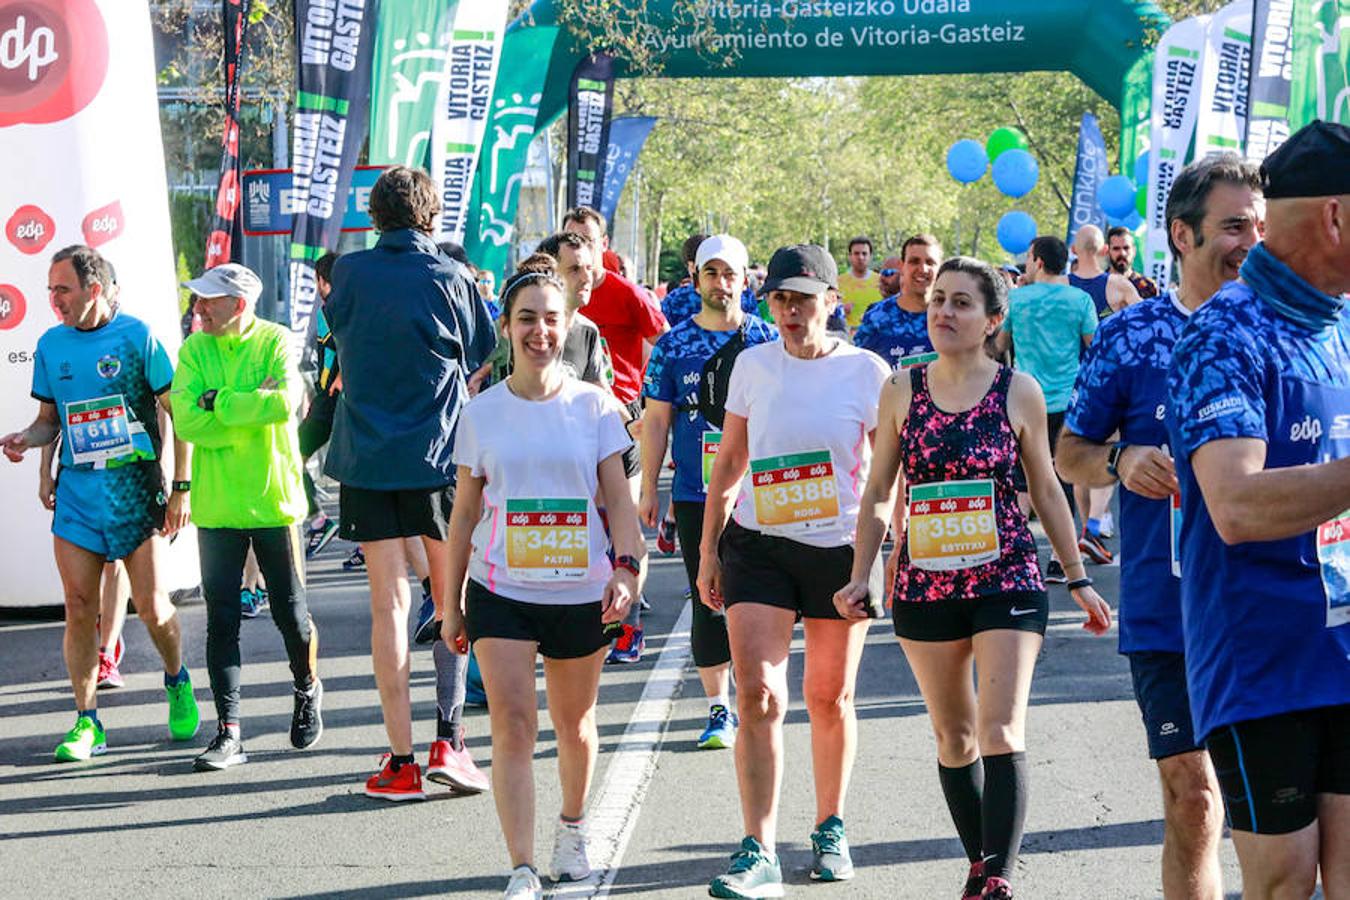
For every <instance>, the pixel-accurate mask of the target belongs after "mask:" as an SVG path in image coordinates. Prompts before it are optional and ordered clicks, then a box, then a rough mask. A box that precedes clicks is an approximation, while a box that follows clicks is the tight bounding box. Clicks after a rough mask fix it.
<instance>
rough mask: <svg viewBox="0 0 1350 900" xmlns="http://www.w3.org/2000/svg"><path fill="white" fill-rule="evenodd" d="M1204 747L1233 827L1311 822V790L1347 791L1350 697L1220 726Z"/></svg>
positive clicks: (1267, 830) (1263, 830) (1276, 828)
mask: <svg viewBox="0 0 1350 900" xmlns="http://www.w3.org/2000/svg"><path fill="white" fill-rule="evenodd" d="M1205 747H1206V748H1207V749H1208V750H1209V756H1210V759H1212V760H1213V761H1214V772H1215V774H1217V775H1218V776H1219V788H1220V790H1222V791H1223V805H1224V809H1225V810H1226V811H1227V813H1228V825H1229V827H1230V828H1232V829H1233V830H1234V831H1248V832H1251V833H1253V834H1289V833H1290V832H1293V831H1298V830H1299V829H1301V828H1305V827H1307V826H1308V825H1311V824H1312V823H1313V822H1314V821H1316V819H1317V795H1318V794H1342V795H1345V794H1350V704H1344V705H1342V706H1323V707H1320V708H1318V709H1305V710H1299V711H1298V712H1290V713H1283V714H1281V715H1277V716H1269V717H1267V718H1264V719H1251V720H1249V721H1246V722H1239V723H1237V724H1236V725H1225V726H1223V727H1221V728H1217V729H1215V730H1214V731H1212V732H1210V734H1209V736H1208V737H1207V738H1205Z"/></svg>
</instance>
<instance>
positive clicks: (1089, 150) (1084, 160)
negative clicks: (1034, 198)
mask: <svg viewBox="0 0 1350 900" xmlns="http://www.w3.org/2000/svg"><path fill="white" fill-rule="evenodd" d="M1110 174H1111V164H1110V162H1109V161H1108V160H1107V157H1106V139H1105V138H1103V137H1102V128H1101V125H1099V124H1098V123H1097V117H1096V116H1094V115H1092V113H1083V120H1082V122H1081V123H1080V124H1079V126H1078V162H1077V163H1076V164H1075V165H1074V169H1073V196H1072V197H1071V198H1070V200H1069V227H1068V229H1067V231H1066V233H1067V235H1068V237H1066V238H1065V239H1064V242H1065V243H1066V244H1072V243H1073V236H1074V234H1075V233H1076V232H1077V231H1078V229H1080V228H1082V227H1083V226H1084V225H1096V226H1097V227H1098V228H1100V229H1101V230H1102V231H1103V233H1104V232H1105V231H1106V227H1107V225H1106V213H1105V212H1103V211H1102V208H1101V207H1100V206H1098V205H1097V188H1099V187H1101V183H1102V182H1103V181H1105V180H1106V179H1107V177H1108V176H1109V175H1110Z"/></svg>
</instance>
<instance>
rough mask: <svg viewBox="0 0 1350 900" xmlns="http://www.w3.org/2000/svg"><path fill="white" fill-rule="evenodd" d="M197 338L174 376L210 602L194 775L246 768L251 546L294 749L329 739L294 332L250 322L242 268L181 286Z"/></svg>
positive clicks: (250, 297)
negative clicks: (202, 724)
mask: <svg viewBox="0 0 1350 900" xmlns="http://www.w3.org/2000/svg"><path fill="white" fill-rule="evenodd" d="M183 286H184V287H186V288H188V289H189V290H190V291H192V293H193V302H194V303H195V304H196V311H197V314H198V316H199V317H200V319H201V323H202V330H201V331H200V332H198V333H196V334H194V335H192V336H191V337H189V338H188V339H187V340H186V341H185V342H184V343H183V347H182V349H181V350H180V351H179V355H178V369H177V371H176V372H175V373H174V379H173V411H174V426H175V429H176V431H177V432H178V434H179V436H180V437H182V438H183V440H185V441H188V442H190V443H192V444H194V445H195V446H194V448H193V449H194V453H193V460H192V501H193V503H192V521H193V523H194V524H196V526H197V542H198V547H199V551H200V556H201V567H202V592H203V594H204V595H205V597H206V610H207V623H206V665H207V669H208V670H209V672H210V675H211V692H212V694H214V695H215V703H216V716H217V720H218V730H217V732H216V736H215V738H214V739H213V740H212V741H211V743H210V745H209V746H208V747H207V748H206V750H205V751H204V752H203V753H202V754H201V755H200V756H198V757H197V759H196V762H195V764H194V765H195V768H196V769H197V770H198V771H212V770H218V769H225V768H229V767H230V766H234V765H238V764H240V763H243V762H246V761H247V760H248V756H247V754H245V752H244V746H243V743H242V740H241V732H240V718H239V682H240V662H239V623H240V618H241V615H240V605H239V581H240V578H241V577H242V575H243V570H244V560H245V559H246V557H247V556H248V551H249V548H250V547H251V548H252V549H253V553H254V555H255V556H256V557H257V560H258V566H259V568H260V569H261V570H262V574H263V577H264V578H265V579H266V581H267V587H268V590H269V592H270V595H271V602H272V620H273V621H274V622H275V623H276V625H277V628H278V629H279V630H280V631H281V636H282V639H283V640H284V642H285V644H286V655H287V657H288V658H289V660H290V666H291V675H292V676H293V678H294V680H295V711H294V714H293V715H292V718H291V745H292V746H294V747H295V748H296V749H304V748H306V747H311V746H313V745H314V743H315V742H316V741H318V739H319V736H320V735H321V734H322V733H323V719H322V716H321V706H322V700H323V685H322V684H321V683H320V681H319V679H318V675H317V673H316V655H317V650H318V631H317V629H316V628H315V627H314V623H313V621H312V620H311V618H310V615H309V608H308V605H307V603H306V602H305V581H304V570H303V568H302V566H303V565H304V552H303V550H302V549H301V546H300V533H299V530H298V527H297V526H298V525H299V523H300V522H301V520H302V519H303V518H304V515H305V509H306V501H305V491H304V483H303V480H302V477H301V470H302V463H301V459H300V449H299V439H298V438H297V436H296V425H295V411H296V407H297V406H298V405H299V402H300V392H301V390H302V388H301V382H300V376H299V373H298V372H297V369H296V364H295V360H294V358H293V355H292V351H291V349H290V346H289V343H288V337H289V334H288V332H287V331H286V330H285V329H284V328H282V327H281V326H279V325H276V324H274V323H272V322H265V321H263V320H261V319H259V318H258V317H257V316H255V315H254V312H253V310H254V305H255V304H256V302H257V300H258V296H259V295H260V294H261V293H262V282H261V281H260V280H259V278H258V276H257V275H256V274H254V273H253V271H252V270H250V269H248V268H247V267H245V266H241V265H238V264H237V263H227V264H225V265H221V266H216V267H215V268H212V269H208V270H207V271H206V272H204V273H203V274H202V276H201V277H200V278H196V279H194V280H192V281H188V282H185V283H184V285H183Z"/></svg>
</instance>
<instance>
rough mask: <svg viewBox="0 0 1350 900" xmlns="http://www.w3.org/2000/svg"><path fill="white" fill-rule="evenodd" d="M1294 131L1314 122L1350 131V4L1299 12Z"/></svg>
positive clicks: (1344, 0) (1330, 0)
mask: <svg viewBox="0 0 1350 900" xmlns="http://www.w3.org/2000/svg"><path fill="white" fill-rule="evenodd" d="M1293 55H1294V63H1293V80H1292V82H1291V84H1290V85H1289V130H1290V131H1291V132H1293V131H1297V130H1298V129H1300V128H1302V127H1303V126H1304V125H1307V124H1308V123H1309V122H1311V121H1312V120H1313V119H1321V120H1323V121H1325V122H1339V123H1341V124H1342V125H1350V0H1306V2H1299V3H1296V4H1295V6H1294V54H1293Z"/></svg>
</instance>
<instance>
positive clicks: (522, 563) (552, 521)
mask: <svg viewBox="0 0 1350 900" xmlns="http://www.w3.org/2000/svg"><path fill="white" fill-rule="evenodd" d="M589 525H590V512H589V510H588V507H587V502H586V500H585V499H570V498H568V499H539V500H535V499H521V500H507V501H506V569H507V572H508V574H509V575H510V576H511V577H512V578H516V579H519V580H522V581H568V580H571V579H578V578H585V577H586V575H587V573H588V572H589V571H590V528H589Z"/></svg>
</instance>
